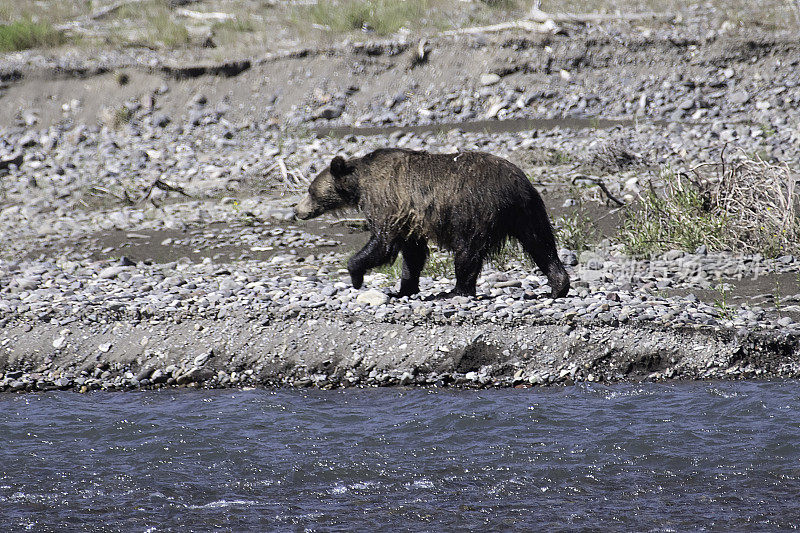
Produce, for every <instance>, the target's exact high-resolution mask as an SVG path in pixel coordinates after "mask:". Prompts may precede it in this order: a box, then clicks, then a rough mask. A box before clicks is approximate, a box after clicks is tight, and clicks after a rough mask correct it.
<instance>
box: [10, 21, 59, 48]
mask: <svg viewBox="0 0 800 533" xmlns="http://www.w3.org/2000/svg"><path fill="white" fill-rule="evenodd" d="M66 40H67V39H66V37H65V36H64V34H63V33H61V32H59V31H57V30H55V29H54V28H53V27H52V26H51V25H50V24H47V23H44V22H33V21H32V20H30V19H25V20H18V21H16V22H12V23H11V24H3V25H0V52H15V51H17V50H26V49H28V48H39V47H46V46H58V45H60V44H64V43H65V42H66Z"/></svg>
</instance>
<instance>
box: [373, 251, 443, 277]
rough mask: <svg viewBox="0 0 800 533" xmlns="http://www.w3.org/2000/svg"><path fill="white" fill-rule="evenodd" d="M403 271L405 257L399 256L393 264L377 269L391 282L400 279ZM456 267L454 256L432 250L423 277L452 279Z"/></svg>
mask: <svg viewBox="0 0 800 533" xmlns="http://www.w3.org/2000/svg"><path fill="white" fill-rule="evenodd" d="M402 270H403V256H402V254H401V255H398V256H397V259H395V260H394V262H393V263H391V264H386V265H383V266H381V267H378V268H376V269H375V272H376V273H378V274H385V275H386V276H387V277H388V278H389V280H390V281H392V280H395V279H398V278H400V274H401V273H402ZM454 272H455V267H454V266H453V257H452V254H449V253H446V252H441V251H438V250H432V251H431V254H430V255H429V256H428V260H427V261H426V263H425V268H423V269H422V275H423V276H430V277H432V278H444V277H447V278H452V277H453V276H454V275H455V274H454Z"/></svg>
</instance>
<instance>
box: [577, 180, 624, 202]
mask: <svg viewBox="0 0 800 533" xmlns="http://www.w3.org/2000/svg"><path fill="white" fill-rule="evenodd" d="M579 181H585V182H589V183H592V184H594V185H597V186H598V187H600V190H601V191H603V192H604V193H605V195H606V196H607V197H608V199H609V200H611V201H612V202H614V203H615V204H617V205H618V206H620V207H622V206H624V205H625V202H623V201H622V200H620V199H619V198H617V197H616V196H614V195H613V194H611V191H609V190H608V187H606V184H605V182H604V181H603V180H601V179H600V178H598V177H596V176H589V175H586V174H576V175H575V176H573V178H572V184H573V185H575V184H576V183H578V182H579Z"/></svg>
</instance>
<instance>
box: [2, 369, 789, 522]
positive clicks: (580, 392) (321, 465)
mask: <svg viewBox="0 0 800 533" xmlns="http://www.w3.org/2000/svg"><path fill="white" fill-rule="evenodd" d="M0 525H1V526H2V527H0V529H2V530H3V531H17V530H31V531H65V530H110V531H126V532H127V531H206V530H214V529H217V530H234V531H242V530H256V531H276V530H278V531H280V530H288V531H299V530H307V531H353V530H358V531H397V530H406V531H441V530H446V531H453V530H476V531H489V530H517V531H525V530H527V531H539V530H554V531H557V530H581V529H583V530H586V529H589V530H602V531H615V530H616V531H632V530H633V531H687V530H701V531H704V530H712V531H742V530H747V531H754V530H761V531H778V530H788V529H793V528H795V527H798V526H800V383H798V382H796V381H773V382H724V383H708V382H693V383H675V384H639V385H629V384H623V385H614V386H601V385H578V386H573V387H565V388H557V387H553V388H536V389H527V390H486V391H453V390H436V389H410V390H408V389H406V390H403V389H370V390H344V391H306V390H302V391H298V390H275V389H256V390H224V391H194V390H168V391H154V392H127V393H103V392H95V393H91V394H86V395H80V394H76V393H70V392H51V393H42V394H24V395H11V394H6V395H0Z"/></svg>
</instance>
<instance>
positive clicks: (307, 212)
mask: <svg viewBox="0 0 800 533" xmlns="http://www.w3.org/2000/svg"><path fill="white" fill-rule="evenodd" d="M318 215H319V213H317V212H316V209H315V208H314V201H313V200H312V199H311V196H310V195H308V194H307V195H305V196H304V197H303V199H302V200H300V202H299V203H298V204H297V205H296V206H294V216H296V217H297V218H299V219H300V220H308V219H309V218H314V217H315V216H318Z"/></svg>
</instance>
